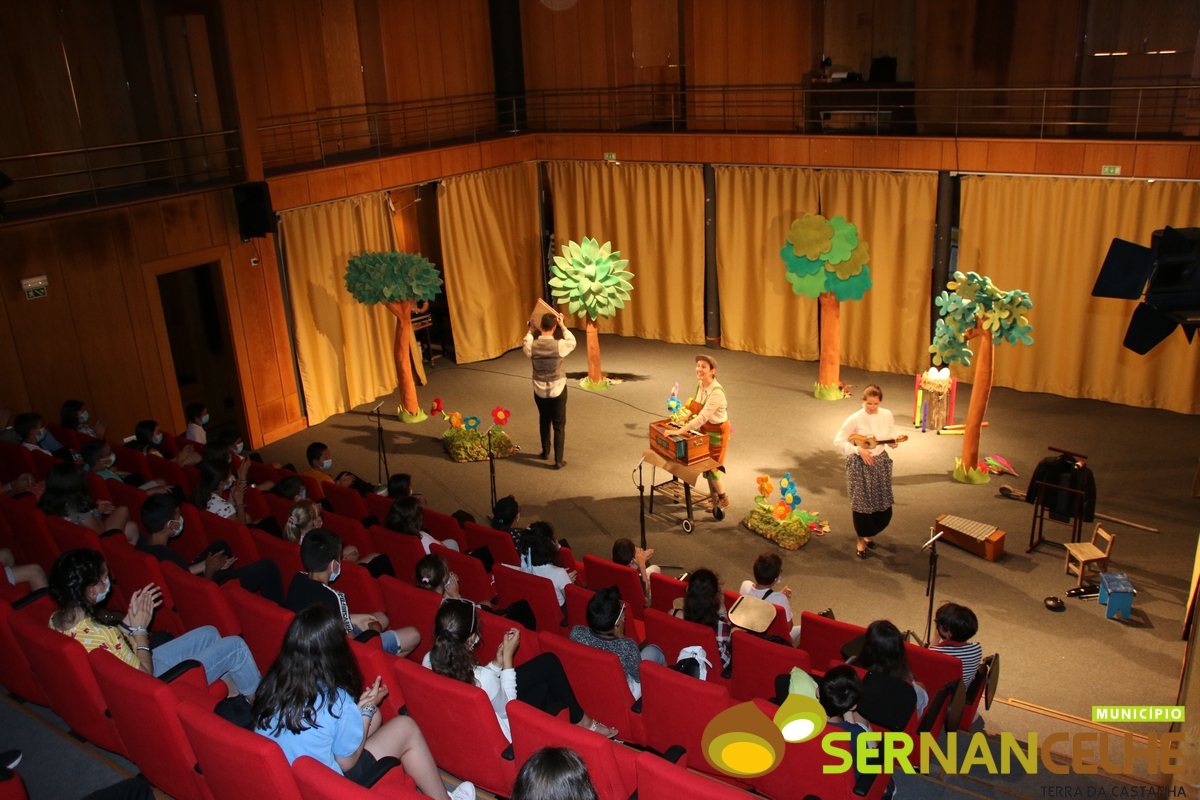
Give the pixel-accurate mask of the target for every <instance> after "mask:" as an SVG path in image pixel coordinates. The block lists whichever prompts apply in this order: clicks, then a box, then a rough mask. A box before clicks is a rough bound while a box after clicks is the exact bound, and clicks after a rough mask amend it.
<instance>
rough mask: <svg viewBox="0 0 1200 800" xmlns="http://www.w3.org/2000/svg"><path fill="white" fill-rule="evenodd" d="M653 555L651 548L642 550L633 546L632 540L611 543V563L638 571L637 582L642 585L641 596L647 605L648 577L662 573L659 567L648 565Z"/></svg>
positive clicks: (648, 595) (648, 593) (619, 540)
mask: <svg viewBox="0 0 1200 800" xmlns="http://www.w3.org/2000/svg"><path fill="white" fill-rule="evenodd" d="M653 555H654V549H653V548H651V549H649V550H643V549H642V548H640V547H637V546H635V545H634V543H633V540H632V539H617V540H616V541H615V542H613V546H612V560H613V563H614V564H620V565H621V566H623V567H633V568H635V569H636V570H637V571H638V580H639V581H641V583H642V594H643V595H645V597H646V603H647V604H649V603H650V575H651V573H655V572H657V573H661V572H662V568H661V567H659V566H658V565H657V564H651V563H650V557H651V556H653Z"/></svg>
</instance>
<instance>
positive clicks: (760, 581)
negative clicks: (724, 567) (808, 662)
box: [738, 553, 800, 644]
mask: <svg viewBox="0 0 1200 800" xmlns="http://www.w3.org/2000/svg"><path fill="white" fill-rule="evenodd" d="M782 572H783V559H782V558H780V557H779V554H778V553H763V554H762V555H761V556H759V557H758V558H756V559H754V580H753V581H742V588H741V589H739V590H738V594H742V595H745V596H746V597H757V598H758V599H759V600H766V601H767V602H768V603H773V604H774V605H777V606H779V607H780V608H782V609H783V610H784V613H786V614H787V621H788V622H789V623H790V622H791V621H792V590H791V589H789V588H788V587H786V586H784V587H782V588H779V576H780V573H782ZM791 634H792V644H795V643H796V642H798V641H799V640H800V626H799V625H793V626H792V631H791Z"/></svg>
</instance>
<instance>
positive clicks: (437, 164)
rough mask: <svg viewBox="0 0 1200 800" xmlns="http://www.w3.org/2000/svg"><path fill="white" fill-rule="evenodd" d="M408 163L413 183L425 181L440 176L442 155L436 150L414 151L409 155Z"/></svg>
mask: <svg viewBox="0 0 1200 800" xmlns="http://www.w3.org/2000/svg"><path fill="white" fill-rule="evenodd" d="M409 164H410V165H411V167H412V182H413V183H425V182H426V181H432V180H435V179H436V178H440V177H441V176H442V155H441V153H440V152H439V151H437V150H428V151H426V152H424V153H414V154H413V155H412V156H410V157H409Z"/></svg>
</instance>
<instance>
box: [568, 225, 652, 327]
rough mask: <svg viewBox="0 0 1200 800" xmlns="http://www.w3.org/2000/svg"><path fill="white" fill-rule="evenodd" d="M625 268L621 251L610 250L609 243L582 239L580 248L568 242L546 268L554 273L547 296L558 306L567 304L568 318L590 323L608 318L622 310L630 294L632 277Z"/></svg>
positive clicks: (610, 244)
mask: <svg viewBox="0 0 1200 800" xmlns="http://www.w3.org/2000/svg"><path fill="white" fill-rule="evenodd" d="M628 265H629V261H628V260H627V259H623V258H621V251H620V250H613V249H612V242H605V243H604V244H603V245H599V244H597V243H596V240H595V239H589V238H587V237H586V236H585V237H584V239H583V243H582V244H576V243H575V242H573V241H572V242H568V243H567V244H566V245H564V246H563V254H562V255H561V256H555V257H554V266H552V267H551V268H550V269H551V271H552V272H553V273H554V277H553V278H551V279H550V286H551V293H552V294H553V295H554V297H555V299H556V300H557V301H558V303H559V305H562V304H563V303H566V304H567V313H568V314H578V315H579V317H580V318H581V319H585V318H586V319H588V320H590V321H592V322H595V321H596V320H597V319H598V318H599V317H611V316H613V315H614V314H616V313H617V310H618V309H621V308H624V307H625V301H626V300H628V299H629V293H630V292H632V291H633V283H632V281H633V273H632V272H629V271H627V270H626V269H625V267H627V266H628Z"/></svg>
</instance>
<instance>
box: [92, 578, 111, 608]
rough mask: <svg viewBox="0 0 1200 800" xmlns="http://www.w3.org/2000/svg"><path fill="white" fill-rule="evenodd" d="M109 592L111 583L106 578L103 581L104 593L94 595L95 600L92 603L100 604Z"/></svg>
mask: <svg viewBox="0 0 1200 800" xmlns="http://www.w3.org/2000/svg"><path fill="white" fill-rule="evenodd" d="M111 590H112V581H110V580H109V579H108V578H105V579H104V591H102V592H100V594H98V595H96V599H95V600H93V601H92V602H94V603H99V602H102V601H103V600H104V598H106V597H108V593H109V591H111Z"/></svg>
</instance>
